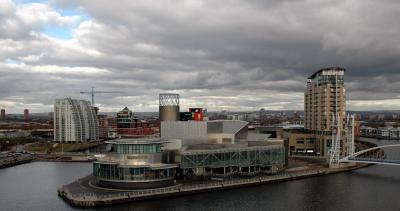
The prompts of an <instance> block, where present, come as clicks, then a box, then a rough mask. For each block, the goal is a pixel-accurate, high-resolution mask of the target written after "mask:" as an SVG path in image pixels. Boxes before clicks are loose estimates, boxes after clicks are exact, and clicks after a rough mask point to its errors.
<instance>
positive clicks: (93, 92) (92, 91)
mask: <svg viewBox="0 0 400 211" xmlns="http://www.w3.org/2000/svg"><path fill="white" fill-rule="evenodd" d="M79 93H81V94H86V95H91V96H92V106H94V95H95V94H101V93H122V92H120V91H94V87H92V90H91V91H88V92H84V91H82V92H79Z"/></svg>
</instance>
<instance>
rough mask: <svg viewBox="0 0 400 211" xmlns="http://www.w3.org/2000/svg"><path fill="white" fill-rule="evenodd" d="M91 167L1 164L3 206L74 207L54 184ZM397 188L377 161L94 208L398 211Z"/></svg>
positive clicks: (399, 173) (395, 178)
mask: <svg viewBox="0 0 400 211" xmlns="http://www.w3.org/2000/svg"><path fill="white" fill-rule="evenodd" d="M91 168H92V166H91V163H64V162H33V163H28V164H23V165H19V166H15V167H10V168H6V169H2V170H0V187H1V188H0V205H1V210H59V211H60V210H77V209H78V208H74V207H71V206H70V205H68V204H67V203H65V202H64V201H63V200H62V199H61V198H59V197H58V196H57V188H58V187H59V186H61V185H63V184H67V183H70V182H72V181H74V180H75V179H77V178H80V177H83V176H85V175H87V174H90V172H91ZM399 188H400V167H396V166H377V165H376V166H371V167H368V168H363V169H359V170H356V171H353V172H349V173H341V174H333V175H327V176H322V177H313V178H307V179H303V180H296V181H289V182H283V183H275V184H266V185H262V186H258V187H249V188H242V189H234V190H226V191H220V192H211V193H203V194H196V195H190V196H182V197H173V198H166V199H157V200H151V201H142V202H135V203H129V204H121V205H113V206H107V207H100V208H96V210H165V209H167V210H399V208H400V201H399V200H398V194H399V193H400V191H399ZM85 210H94V209H85Z"/></svg>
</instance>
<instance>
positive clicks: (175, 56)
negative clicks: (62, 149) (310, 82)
mask: <svg viewBox="0 0 400 211" xmlns="http://www.w3.org/2000/svg"><path fill="white" fill-rule="evenodd" d="M399 20H400V1H398V0H379V1H376V0H337V1H326V0H247V1H241V0H218V1H215V0H204V1H203V0H160V1H155V0H154V1H149V0H135V1H131V0H118V1H109V0H96V1H93V0H57V1H56V0H48V1H40V0H38V1H25V0H15V1H11V0H0V107H1V108H5V109H6V111H7V112H8V113H22V112H23V109H25V108H28V109H30V111H31V112H49V111H52V110H53V104H54V101H55V99H57V98H64V97H72V98H77V99H87V100H89V99H90V96H88V95H82V94H80V93H79V92H80V91H89V90H90V89H91V87H95V89H96V90H98V91H118V92H120V93H108V94H107V93H104V94H98V95H96V98H95V100H96V105H97V106H99V107H100V110H101V111H118V110H121V109H122V108H123V107H124V106H128V107H129V108H131V109H132V110H134V111H139V112H145V111H157V110H158V94H159V93H179V94H180V97H181V107H182V108H183V109H186V108H188V107H204V108H207V109H208V110H209V111H220V110H228V111H251V110H259V109H261V108H264V109H267V110H303V96H304V94H303V92H304V91H305V88H306V80H307V77H309V76H310V75H312V74H313V73H314V72H315V71H317V70H319V69H321V68H324V67H331V66H340V67H343V68H346V70H347V71H346V75H345V83H346V94H347V108H348V110H386V109H388V110H389V109H390V110H400V98H399V97H400V94H399V90H400V69H399V67H400V36H399V34H400V21H399Z"/></svg>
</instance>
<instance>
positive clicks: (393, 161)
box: [339, 144, 400, 166]
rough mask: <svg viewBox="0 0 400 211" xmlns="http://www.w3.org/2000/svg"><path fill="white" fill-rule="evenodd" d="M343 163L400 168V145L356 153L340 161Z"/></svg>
mask: <svg viewBox="0 0 400 211" xmlns="http://www.w3.org/2000/svg"><path fill="white" fill-rule="evenodd" d="M339 162H341V163H348V162H353V163H369V164H384V165H398V166H400V144H390V145H382V146H377V147H373V148H369V149H365V150H362V151H359V152H356V153H354V154H352V155H350V156H347V157H344V158H342V159H340V160H339Z"/></svg>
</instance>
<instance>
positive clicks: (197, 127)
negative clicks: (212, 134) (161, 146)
mask: <svg viewBox="0 0 400 211" xmlns="http://www.w3.org/2000/svg"><path fill="white" fill-rule="evenodd" d="M161 138H162V139H163V140H170V139H181V140H182V145H188V144H194V143H193V142H194V141H199V142H207V139H208V138H207V122H205V121H163V122H161Z"/></svg>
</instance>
